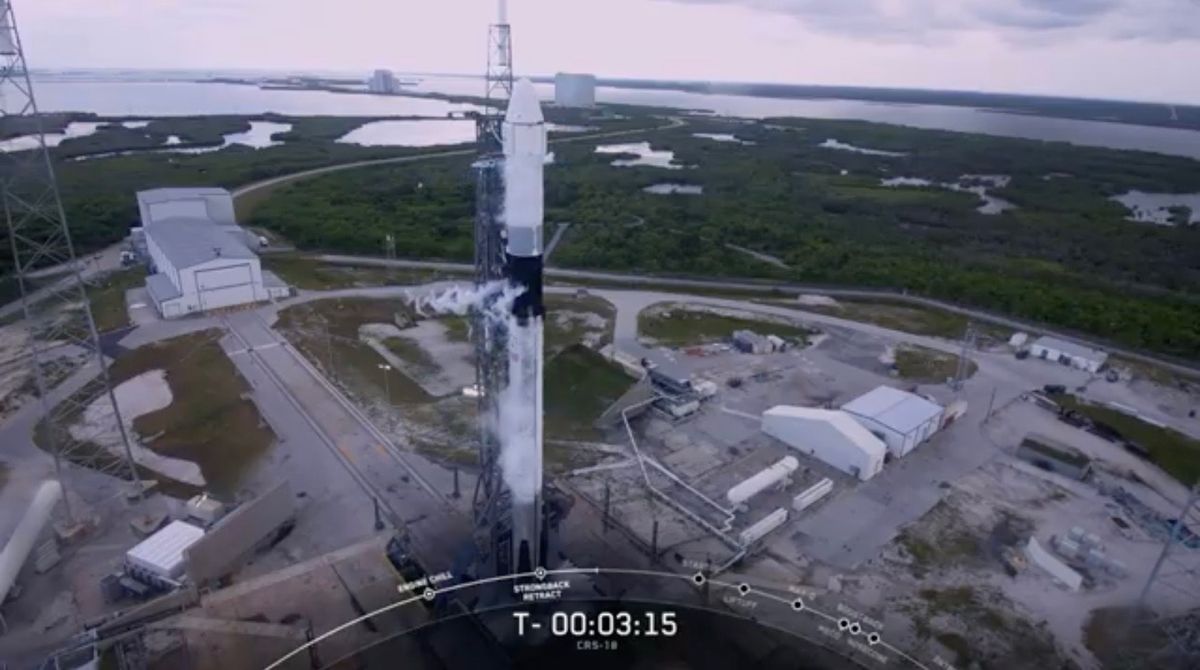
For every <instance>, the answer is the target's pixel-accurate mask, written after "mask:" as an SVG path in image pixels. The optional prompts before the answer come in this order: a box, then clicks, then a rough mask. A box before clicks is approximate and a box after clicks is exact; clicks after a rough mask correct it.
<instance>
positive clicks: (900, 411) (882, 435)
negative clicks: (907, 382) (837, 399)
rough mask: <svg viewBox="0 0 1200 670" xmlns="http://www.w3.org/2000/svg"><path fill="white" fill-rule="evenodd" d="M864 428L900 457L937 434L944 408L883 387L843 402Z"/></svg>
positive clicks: (844, 409)
mask: <svg viewBox="0 0 1200 670" xmlns="http://www.w3.org/2000/svg"><path fill="white" fill-rule="evenodd" d="M842 410H843V411H844V412H846V413H847V414H849V415H850V416H852V417H854V419H855V420H856V421H858V423H860V424H862V426H863V427H864V428H866V429H867V430H869V431H871V433H873V434H874V435H875V436H876V437H878V438H879V439H881V440H883V442H884V443H885V444H887V448H888V451H889V452H891V454H892V456H895V457H897V458H899V457H901V456H903V455H905V454H907V453H909V452H910V451H912V450H913V449H916V448H917V445H919V444H921V443H922V442H924V441H926V440H928V439H929V438H930V437H933V434H934V433H936V432H937V430H938V428H940V427H941V425H942V413H943V410H942V407H941V406H940V405H938V404H936V403H933V402H930V401H928V400H926V399H925V398H922V397H921V396H919V395H916V394H915V393H908V392H905V391H901V390H899V389H894V388H892V387H890V386H880V387H878V388H876V389H875V390H873V391H870V392H868V393H865V394H863V395H861V396H859V397H857V398H855V399H854V400H851V401H850V402H848V403H846V404H845V405H842Z"/></svg>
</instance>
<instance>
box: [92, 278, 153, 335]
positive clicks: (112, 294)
mask: <svg viewBox="0 0 1200 670" xmlns="http://www.w3.org/2000/svg"><path fill="white" fill-rule="evenodd" d="M145 281H146V270H145V269H144V268H142V267H140V266H139V267H133V268H128V269H125V270H117V271H116V272H112V273H109V274H107V275H105V276H104V277H101V278H100V279H99V281H98V282H96V284H95V285H92V286H89V287H88V298H89V299H90V300H91V303H92V318H93V319H95V321H96V330H97V331H98V332H101V333H107V332H109V331H111V330H119V329H121V328H125V327H127V326H129V325H130V324H129V312H128V310H126V309H125V291H127V290H129V289H131V288H136V287H138V286H141V285H142V284H144V283H145Z"/></svg>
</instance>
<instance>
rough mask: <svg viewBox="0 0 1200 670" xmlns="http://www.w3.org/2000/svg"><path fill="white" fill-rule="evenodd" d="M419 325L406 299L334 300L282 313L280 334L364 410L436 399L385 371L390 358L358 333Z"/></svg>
mask: <svg viewBox="0 0 1200 670" xmlns="http://www.w3.org/2000/svg"><path fill="white" fill-rule="evenodd" d="M414 322H415V321H414V315H413V312H412V309H411V307H410V306H409V305H408V304H407V303H406V302H404V301H402V300H372V299H367V298H335V299H330V300H317V301H313V302H308V303H304V304H301V305H296V306H294V307H289V308H287V309H285V310H283V311H281V312H280V313H279V319H278V321H277V322H276V323H275V329H276V330H277V331H279V332H280V333H282V334H283V335H284V336H285V337H286V338H287V339H288V341H289V342H291V343H292V344H293V345H294V346H295V347H296V348H297V349H298V350H300V352H301V353H303V354H304V356H305V357H306V358H307V359H308V360H309V361H311V362H312V363H313V365H315V366H316V367H317V368H319V369H320V370H321V371H322V373H324V375H325V376H326V377H327V378H329V379H330V380H331V381H332V382H334V383H335V384H337V385H338V386H339V387H340V388H341V389H342V391H343V392H344V393H346V395H348V396H349V397H350V398H352V399H354V400H355V401H356V402H357V403H358V404H359V406H362V407H370V406H372V405H374V404H375V403H376V402H381V401H382V402H385V403H388V402H391V403H398V404H417V403H427V402H430V401H431V400H432V398H431V397H430V394H429V393H427V392H426V391H425V389H424V388H422V387H421V385H420V384H418V383H417V382H416V381H414V380H413V379H412V378H410V377H409V376H408V375H406V374H404V373H403V372H401V371H400V369H399V368H397V367H393V369H391V370H381V369H380V367H379V366H380V365H381V364H384V363H389V361H388V359H387V358H385V357H384V356H383V355H382V354H381V353H380V352H379V351H378V350H376V349H375V348H373V347H371V346H370V345H369V344H367V343H366V342H364V341H363V340H362V338H361V337H360V334H359V331H360V329H361V328H362V327H363V326H364V325H367V324H394V325H395V326H396V327H397V329H398V330H400V331H402V330H404V328H406V327H408V326H410V325H412V324H413V323H414ZM389 332H391V331H389ZM381 348H382V346H381ZM385 380H386V383H385ZM389 392H390V398H389V397H387V394H388V393H389Z"/></svg>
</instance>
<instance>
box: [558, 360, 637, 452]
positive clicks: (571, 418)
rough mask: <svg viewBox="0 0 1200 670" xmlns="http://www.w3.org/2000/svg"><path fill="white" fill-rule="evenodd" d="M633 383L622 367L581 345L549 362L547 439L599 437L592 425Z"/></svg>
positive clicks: (589, 438) (588, 438) (587, 438)
mask: <svg viewBox="0 0 1200 670" xmlns="http://www.w3.org/2000/svg"><path fill="white" fill-rule="evenodd" d="M632 384H633V380H631V379H630V378H629V376H628V375H626V374H625V373H624V372H623V371H622V370H621V369H620V368H618V367H617V366H615V365H613V364H612V363H610V362H609V361H607V360H605V359H604V357H603V356H601V355H600V354H598V353H596V352H594V351H592V350H591V349H588V348H587V347H584V346H581V345H573V346H570V347H567V348H566V349H564V350H563V351H562V352H561V353H559V354H558V355H557V356H555V357H554V358H552V359H550V361H549V362H547V363H546V371H545V390H544V392H545V397H546V436H547V437H556V438H562V439H578V440H591V439H596V438H597V436H598V435H597V431H596V429H595V428H594V427H593V425H592V423H593V422H594V421H595V420H596V419H597V418H599V417H600V414H601V413H602V412H603V411H604V410H605V409H607V408H608V406H609V405H611V404H612V403H613V402H615V401H616V400H617V398H619V397H621V394H623V393H625V391H627V390H628V389H629V387H630V386H631V385H632Z"/></svg>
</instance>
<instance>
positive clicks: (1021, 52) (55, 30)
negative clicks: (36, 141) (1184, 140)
mask: <svg viewBox="0 0 1200 670" xmlns="http://www.w3.org/2000/svg"><path fill="white" fill-rule="evenodd" d="M13 4H14V9H15V12H16V15H17V20H18V22H19V24H20V26H21V30H22V36H23V38H24V41H25V45H26V51H27V56H28V58H29V61H30V65H31V66H32V67H41V68H45V67H122V68H132V67H145V68H206V69H208V68H211V69H224V68H248V69H301V70H303V69H321V70H357V71H365V70H369V69H373V68H376V67H387V68H391V69H395V70H398V71H415V72H430V71H436V72H462V73H474V72H479V71H481V70H482V69H483V65H484V57H485V53H486V52H485V47H486V41H485V37H486V30H487V27H486V26H487V23H488V22H489V21H491V20H492V19H493V17H494V15H495V12H496V9H495V7H496V0H428V1H425V0H337V1H336V2H318V1H317V0H13ZM509 4H510V9H509V14H510V20H511V23H512V24H513V36H514V43H515V56H514V59H515V61H516V64H517V69H518V71H519V73H524V74H552V73H554V72H555V71H558V70H567V71H578V72H594V73H596V74H598V75H601V76H613V77H631V78H675V79H698V80H720V81H760V82H785V83H804V84H834V85H836V84H846V85H864V86H896V87H920V88H947V89H967V90H987V91H1004V92H1028V93H1046V94H1063V95H1080V96H1088V97H1104V98H1117V99H1140V100H1158V101H1177V102H1191V103H1200V74H1198V71H1200V70H1198V68H1200V0H592V1H590V2H583V1H581V0H509Z"/></svg>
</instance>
